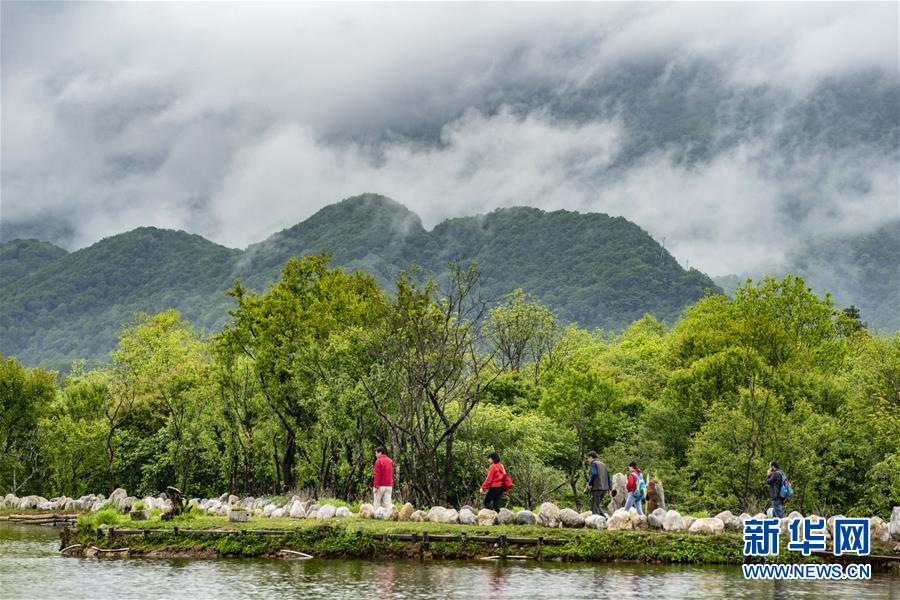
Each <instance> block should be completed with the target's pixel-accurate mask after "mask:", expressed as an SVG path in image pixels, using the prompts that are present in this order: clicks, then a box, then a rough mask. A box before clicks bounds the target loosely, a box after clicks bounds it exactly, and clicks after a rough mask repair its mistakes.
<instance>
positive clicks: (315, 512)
mask: <svg viewBox="0 0 900 600" xmlns="http://www.w3.org/2000/svg"><path fill="white" fill-rule="evenodd" d="M318 517H319V509H318V508H316V509H313V510H311V511H309V512H308V513H306V518H307V519H317V518H318Z"/></svg>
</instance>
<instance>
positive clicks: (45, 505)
mask: <svg viewBox="0 0 900 600" xmlns="http://www.w3.org/2000/svg"><path fill="white" fill-rule="evenodd" d="M35 508H37V509H38V510H53V503H52V502H50V501H49V500H47V501H46V502H41V503H40V504H38V505H37V506H36V507H35Z"/></svg>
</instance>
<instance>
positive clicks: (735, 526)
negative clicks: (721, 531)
mask: <svg viewBox="0 0 900 600" xmlns="http://www.w3.org/2000/svg"><path fill="white" fill-rule="evenodd" d="M714 518H716V519H719V520H720V521H722V523H724V524H725V529H729V530H731V531H742V530H743V529H744V523H743V521H741V520H740V519H739V518H737V517H736V516H734V514H733V513H732V512H731V511H730V510H723V511H722V512H720V513H719V514H717V515H716V516H715V517H714Z"/></svg>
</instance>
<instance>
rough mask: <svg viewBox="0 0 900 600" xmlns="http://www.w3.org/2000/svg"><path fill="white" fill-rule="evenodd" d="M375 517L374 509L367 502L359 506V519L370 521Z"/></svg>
mask: <svg viewBox="0 0 900 600" xmlns="http://www.w3.org/2000/svg"><path fill="white" fill-rule="evenodd" d="M374 516H375V507H374V506H372V505H371V504H369V503H368V502H366V503H364V504H360V505H359V518H360V519H371V518H372V517H374Z"/></svg>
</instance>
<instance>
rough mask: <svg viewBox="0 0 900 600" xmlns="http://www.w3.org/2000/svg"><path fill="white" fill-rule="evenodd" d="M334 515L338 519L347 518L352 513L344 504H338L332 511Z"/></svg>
mask: <svg viewBox="0 0 900 600" xmlns="http://www.w3.org/2000/svg"><path fill="white" fill-rule="evenodd" d="M334 516H335V517H337V518H338V519H349V518H350V517H352V516H353V513H352V512H350V509H349V508H347V507H346V506H339V507H338V509H337V510H336V511H334Z"/></svg>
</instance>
